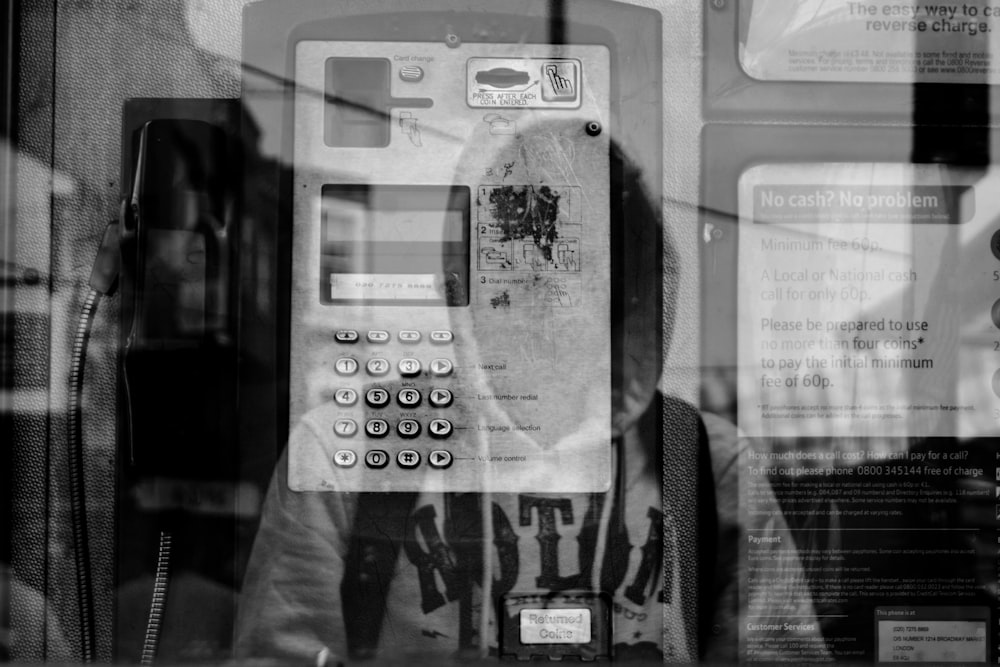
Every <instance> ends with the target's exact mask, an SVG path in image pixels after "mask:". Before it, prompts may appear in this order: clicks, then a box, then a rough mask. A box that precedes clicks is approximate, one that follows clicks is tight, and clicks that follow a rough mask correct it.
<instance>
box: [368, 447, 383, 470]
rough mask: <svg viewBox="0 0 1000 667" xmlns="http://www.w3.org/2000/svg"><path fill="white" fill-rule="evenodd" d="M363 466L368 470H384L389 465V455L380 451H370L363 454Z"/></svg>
mask: <svg viewBox="0 0 1000 667" xmlns="http://www.w3.org/2000/svg"><path fill="white" fill-rule="evenodd" d="M365 465H366V466H368V467H369V468H384V467H386V466H387V465H389V455H388V454H386V453H385V452H383V451H382V450H381V449H371V450H369V451H368V453H367V454H365Z"/></svg>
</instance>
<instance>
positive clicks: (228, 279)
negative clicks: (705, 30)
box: [117, 1, 663, 657]
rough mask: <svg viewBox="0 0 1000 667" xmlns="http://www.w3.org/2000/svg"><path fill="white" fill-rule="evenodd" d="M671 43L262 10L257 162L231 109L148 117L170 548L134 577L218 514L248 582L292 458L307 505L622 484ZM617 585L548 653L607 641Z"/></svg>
mask: <svg viewBox="0 0 1000 667" xmlns="http://www.w3.org/2000/svg"><path fill="white" fill-rule="evenodd" d="M515 9H516V10H517V11H515ZM660 45H661V35H660V27H659V15H658V14H656V13H655V12H652V11H650V10H646V9H641V8H638V7H634V6H628V5H619V4H616V3H606V2H589V1H588V2H574V3H572V4H568V5H567V6H562V5H560V6H558V7H555V8H552V7H550V6H549V5H547V4H539V3H534V2H526V3H519V4H518V5H517V7H504V11H502V12H501V11H498V10H497V9H496V8H495V7H494V6H492V5H489V4H488V3H486V2H481V3H480V2H477V3H468V2H461V3H458V2H447V3H437V9H435V11H412V10H411V9H410V8H409V7H407V6H406V5H405V3H402V2H375V3H372V2H363V3H362V2H348V3H342V4H338V5H337V6H335V7H331V6H330V5H329V4H328V3H321V2H302V3H293V4H288V3H272V2H262V3H256V4H252V5H249V6H248V7H247V8H246V10H245V14H244V67H243V96H242V100H241V106H242V117H241V118H240V119H239V123H238V125H239V126H240V127H241V128H242V133H243V141H242V144H243V145H242V147H238V146H235V145H234V144H233V142H232V136H231V134H230V133H231V130H232V128H233V127H234V126H235V125H237V123H235V122H234V121H233V116H232V114H233V106H232V105H231V104H229V103H223V102H218V103H213V102H209V101H205V102H198V101H195V100H186V101H182V102H177V103H173V104H167V103H166V102H165V101H163V100H160V101H147V102H148V103H147V102H142V101H134V102H131V103H130V105H131V106H130V107H129V108H128V109H127V113H126V117H127V122H126V128H125V131H124V134H123V147H124V153H125V155H126V158H125V160H124V164H123V190H124V191H126V193H127V195H126V197H125V200H126V201H125V206H124V208H123V213H124V215H123V221H122V232H123V239H124V243H123V249H124V250H125V253H126V254H125V255H123V258H126V257H127V258H128V260H127V261H126V263H127V264H129V265H128V266H123V274H122V279H123V281H124V282H125V283H127V284H126V285H125V287H124V288H123V293H124V294H126V295H128V303H126V304H125V306H126V307H125V308H124V309H123V314H124V316H125V319H124V320H123V331H122V341H123V346H124V348H125V352H126V354H125V356H124V358H123V361H124V367H123V377H124V378H125V382H124V383H123V392H124V393H123V395H122V401H121V403H122V405H123V406H124V408H125V409H123V411H122V417H121V420H122V430H121V433H122V434H123V435H124V436H127V437H125V438H124V439H123V441H122V442H123V446H124V445H127V446H125V448H124V449H122V450H121V453H122V462H123V463H122V465H123V469H124V471H125V472H124V474H123V475H122V479H123V480H125V481H128V484H126V485H123V487H122V491H121V494H122V506H123V507H125V508H127V511H123V512H122V514H121V517H120V521H119V525H120V526H122V527H123V528H126V529H128V530H129V531H130V532H131V533H132V534H133V536H134V538H133V539H134V540H137V541H141V537H142V536H143V535H147V534H148V537H149V538H150V539H147V540H145V541H146V542H148V543H149V544H147V545H146V547H149V548H146V547H143V549H142V551H143V560H142V562H139V560H137V559H129V560H125V559H123V560H122V562H121V563H119V575H120V577H121V578H122V579H123V581H124V579H125V578H126V577H129V576H131V577H133V578H136V579H140V578H141V577H143V576H153V575H154V573H153V572H151V571H150V567H151V565H150V564H151V563H155V562H156V560H157V558H156V554H155V553H154V551H155V549H153V548H152V547H153V544H154V542H155V539H154V538H155V534H154V533H155V530H154V529H152V528H150V526H153V525H154V524H156V525H160V526H163V525H167V524H169V526H171V527H173V528H175V529H176V530H178V531H180V532H183V531H184V530H186V528H187V527H188V526H192V525H194V524H196V523H199V522H200V524H203V525H204V526H208V530H212V527H213V526H214V527H215V528H216V529H218V530H215V531H214V533H215V534H217V535H218V540H217V541H216V542H217V548H216V556H217V557H218V558H217V561H218V562H219V563H226V564H225V565H222V566H221V568H222V570H223V571H221V572H218V573H214V574H217V575H218V576H214V574H213V576H214V578H215V579H216V580H217V581H221V582H223V583H225V584H226V585H229V582H231V581H233V582H238V581H239V575H240V574H241V568H242V567H243V564H245V562H246V559H247V556H248V552H249V549H250V544H251V540H249V539H246V535H247V529H248V526H251V525H252V524H253V523H254V521H255V520H256V514H255V513H254V511H253V509H252V507H253V506H254V505H255V503H257V504H259V496H256V495H255V493H256V491H257V490H258V489H262V488H264V486H265V485H266V484H267V482H268V478H269V476H270V475H271V473H272V471H273V470H274V463H275V461H276V460H277V459H278V457H279V454H280V452H281V450H282V449H283V448H285V447H286V443H287V461H288V466H287V469H288V472H287V485H288V487H289V488H290V489H291V490H292V491H293V492H303V493H315V492H397V493H393V494H388V495H385V496H383V497H382V498H380V503H382V502H383V501H384V503H389V504H391V503H394V502H397V501H398V502H399V503H405V502H407V499H409V498H412V497H413V492H418V491H423V492H487V493H488V492H510V493H528V492H562V493H596V492H604V491H607V490H608V489H609V488H610V487H611V485H612V483H613V481H614V474H615V473H614V470H615V466H614V465H613V461H612V457H613V440H614V438H615V437H617V436H619V435H620V433H621V431H622V429H623V428H624V425H623V424H622V423H621V421H620V415H622V414H625V413H627V412H628V410H629V408H634V407H635V406H639V407H641V408H642V409H645V407H646V406H648V405H650V404H654V405H659V403H653V401H652V395H653V393H654V392H655V387H656V379H657V378H658V377H659V372H660V369H659V363H656V364H653V365H652V366H656V367H655V368H654V367H649V368H646V367H645V364H643V362H641V361H636V360H637V359H641V358H643V357H644V356H645V357H646V358H654V359H656V360H657V362H658V361H659V359H660V358H661V356H660V355H661V350H660V347H661V345H662V341H663V332H662V325H663V323H662V299H661V296H660V295H661V294H662V284H661V280H662V273H661V269H662V261H663V258H662V250H663V249H662V245H661V242H660V240H659V239H660V235H659V230H658V229H657V228H658V226H659V225H660V222H661V221H660V220H659V213H658V211H659V206H658V204H659V200H660V191H661V180H662V168H661V161H662V152H661V143H662V141H661V122H662V121H661V116H660V113H661V112H660V109H661V104H660V86H661V75H660V58H659V57H658V55H656V54H659V52H660ZM651 54H653V55H652V56H651ZM162 104H167V106H168V107H169V108H170V109H171V112H170V114H169V116H170V118H169V119H162V118H160V119H158V118H156V113H155V109H156V108H157V106H158V105H162ZM185 110H188V111H190V112H191V113H188V114H185ZM185 115H187V116H188V117H186V118H185ZM129 119H131V120H129ZM220 128H221V129H220ZM156 170H159V172H162V173H160V174H159V175H160V176H162V179H161V180H160V181H157V178H156V176H157V173H153V172H154V171H156ZM238 175H242V177H243V178H242V184H240V183H238V182H237V179H234V176H238ZM212 179H215V180H212ZM143 216H145V217H143ZM651 230H655V231H651ZM132 260H135V261H134V262H133V261H132ZM130 262H131V263H130ZM150 286H152V287H153V288H154V289H153V290H152V291H149V292H145V291H144V290H145V289H146V288H148V287H150ZM151 299H155V302H154V301H152V300H151ZM135 323H138V324H135ZM144 336H145V338H143V337H144ZM146 339H148V340H146ZM143 342H148V343H151V345H146V346H145V348H143V346H141V345H138V343H143ZM146 348H148V349H146ZM140 353H144V354H140ZM144 359H145V362H144V363H147V362H148V363H147V366H146V367H145V369H144V368H139V366H138V364H139V362H140V361H143V360H144ZM180 362H183V363H180ZM149 364H155V367H154V366H149ZM150 368H153V370H154V372H152V373H150V372H149V369H150ZM182 375H183V376H185V377H181V376H182ZM640 375H641V376H642V377H643V379H644V381H642V382H640V381H638V380H637V378H638V377H639V376H640ZM191 377H198V378H201V379H200V380H199V381H198V382H196V383H195V384H196V389H197V391H184V390H183V387H184V386H186V384H189V383H190V382H191ZM140 394H142V395H141V396H140ZM213 396H215V397H216V398H217V399H218V401H220V402H219V403H218V408H219V409H213V407H212V406H213V405H215V404H214V403H213V401H214V400H215V399H213V398H212V397H213ZM150 397H153V399H154V400H152V401H151V400H147V399H148V398H150ZM157 397H160V398H157ZM161 398H162V399H163V400H166V401H167V403H166V404H164V403H163V402H162V400H161ZM165 405H166V407H168V408H169V407H171V406H180V407H178V409H177V410H168V411H167V414H164V412H163V411H162V410H161V411H160V412H157V413H156V414H157V415H158V418H159V419H161V421H162V419H166V421H165V422H163V424H162V427H161V426H157V423H156V421H155V420H150V419H148V417H149V415H150V414H151V413H150V412H149V411H154V412H155V411H156V409H157V408H158V407H159V408H163V407H164V406H165ZM183 406H187V407H183ZM633 411H635V410H633ZM640 411H641V410H640ZM179 413H184V414H186V415H187V416H188V419H171V418H170V414H179ZM192 415H194V417H193V418H192ZM301 433H309V434H312V435H315V436H316V437H315V438H302V437H297V436H296V434H301ZM141 434H146V435H147V436H148V437H147V438H146V439H147V440H148V438H152V440H153V441H154V442H156V443H158V444H159V446H155V447H148V446H145V445H143V444H141V443H139V442H138V441H140V440H143V438H142V437H139V436H140V435H141ZM651 440H655V441H656V442H659V438H658V437H653V438H651ZM199 452H200V453H199ZM179 453H182V454H184V455H179ZM202 454H205V455H207V456H204V457H203V456H202ZM654 460H658V459H655V457H654ZM194 461H200V465H197V466H193V467H192V462H194ZM186 471H189V472H186ZM278 474H282V472H279V473H278ZM185 478H191V479H193V480H195V481H194V482H190V483H185V482H183V481H181V480H183V479H185ZM133 482H134V484H133ZM401 492H406V493H401ZM192 494H194V495H197V496H198V498H193V496H192ZM206 494H207V495H206ZM389 496H392V498H393V500H391V501H390V500H388V498H389ZM206 498H209V499H208V500H206ZM211 498H215V499H216V500H217V502H214V503H213V501H212V500H211ZM144 503H145V504H144ZM609 511H610V510H609ZM150 515H155V516H156V517H157V520H156V521H153V522H151V521H149V518H150ZM657 516H659V515H653V514H650V517H652V518H651V519H650V520H651V521H653V522H654V523H655V522H657V521H659V519H657V518H656V517H657ZM164 517H166V521H160V519H162V518H164ZM227 520H228V521H231V523H232V526H231V527H232V528H233V529H232V530H229V529H228V528H223V525H222V524H223V522H225V521H227ZM164 534H167V531H165V530H161V537H160V542H161V553H162V551H163V549H162V544H163V535H164ZM651 534H652V533H651ZM656 534H659V533H656ZM167 536H168V538H169V534H167ZM650 539H653V538H650ZM657 539H658V538H657ZM167 543H168V545H169V544H171V543H170V541H169V539H168V542H167ZM184 543H185V542H184V540H182V539H177V537H176V535H175V536H174V539H173V542H172V545H173V550H174V552H175V558H177V557H178V554H179V556H180V558H181V560H180V561H179V563H180V567H184V566H185V565H186V564H189V563H193V562H195V561H197V560H198V558H199V557H200V556H198V555H197V554H195V553H194V552H186V551H185V549H187V548H188V547H185V546H184ZM124 544H125V543H124V541H123V545H124ZM188 544H190V542H188ZM213 544H215V542H213ZM396 553H397V554H398V545H397V548H396ZM160 560H161V561H162V560H163V559H162V558H161V559H160ZM643 562H645V561H643ZM634 565H636V566H638V563H635V564H634ZM644 567H645V566H644ZM647 570H648V572H647ZM642 572H643V573H646V574H647V575H648V574H649V573H651V572H652V570H649V569H648V567H647V568H646V569H643V570H642ZM159 575H160V573H159V571H157V572H156V573H155V576H156V578H157V580H159ZM386 576H389V575H388V574H387V575H386ZM237 585H238V584H237ZM226 595H229V593H228V592H227V593H226ZM345 595H346V594H345ZM162 597H163V599H161V600H160V602H159V604H165V606H166V609H167V614H168V616H167V619H166V620H167V623H166V625H167V626H169V625H170V621H171V619H170V616H169V615H170V614H175V616H174V620H176V618H177V616H176V614H178V613H180V610H179V607H177V606H176V604H175V605H174V606H173V607H171V605H170V603H169V601H168V600H167V599H166V598H167V594H166V593H164V594H163V596H162ZM605 597H606V596H598V595H596V594H595V595H593V596H591V598H588V600H589V601H588V602H587V603H586V604H587V605H590V606H588V609H592V611H593V613H594V614H595V616H594V619H595V621H594V622H595V623H597V622H598V621H600V625H601V627H600V628H597V629H595V631H594V633H593V635H592V639H590V640H588V641H589V643H586V642H585V644H586V646H584V648H583V649H581V644H580V643H579V642H576V643H572V644H571V645H569V646H564V647H555V648H552V647H550V648H552V650H554V651H556V653H557V654H559V655H575V654H576V653H577V652H579V651H580V650H584V651H585V652H586V651H590V650H593V651H597V652H598V653H600V654H602V655H604V654H608V652H609V650H610V649H609V648H608V647H609V642H610V639H609V636H608V634H607V630H608V627H609V626H608V625H607V623H608V622H609V621H608V620H607V618H606V617H608V614H610V611H609V610H610V607H609V602H608V600H606V599H605ZM123 599H124V598H121V597H120V598H119V623H118V626H117V631H118V634H119V640H118V647H119V652H118V655H119V657H129V656H132V655H133V652H134V651H135V650H136V649H137V647H138V646H139V643H140V641H139V640H141V627H140V625H139V623H138V622H137V621H140V620H143V619H139V618H138V616H135V617H131V616H128V615H124V614H122V609H126V608H127V607H126V606H125V605H124V604H123ZM154 604H157V603H156V602H155V601H154ZM551 604H553V605H555V607H556V608H558V603H557V602H551ZM580 604H584V603H580ZM359 618H361V617H360V616H359ZM230 620H231V619H223V621H222V622H220V623H218V624H216V625H219V626H221V628H222V629H221V632H222V633H224V632H225V631H226V627H225V626H226V625H227V623H228V622H229V621H230ZM188 630H189V631H191V632H193V634H194V635H197V636H199V637H200V636H201V635H206V637H204V638H202V640H201V641H202V644H203V645H205V646H212V647H213V648H212V650H213V651H215V650H219V649H220V648H223V647H220V646H217V643H218V642H216V639H217V635H219V634H220V633H219V632H216V631H215V630H217V628H216V629H212V632H213V633H214V634H212V635H211V636H208V634H209V633H208V631H206V630H205V629H204V628H196V629H195V628H188ZM168 632H169V630H168ZM146 635H147V638H148V635H149V633H148V631H147V633H146ZM123 638H124V639H123ZM212 642H216V643H212ZM598 645H599V646H598ZM167 655H169V656H174V655H182V654H179V653H171V652H169V651H168V652H167Z"/></svg>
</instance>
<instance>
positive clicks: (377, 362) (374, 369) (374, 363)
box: [366, 357, 389, 375]
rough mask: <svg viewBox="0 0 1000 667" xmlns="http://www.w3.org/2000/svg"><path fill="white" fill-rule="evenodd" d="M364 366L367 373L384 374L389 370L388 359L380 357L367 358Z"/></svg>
mask: <svg viewBox="0 0 1000 667" xmlns="http://www.w3.org/2000/svg"><path fill="white" fill-rule="evenodd" d="M366 368H367V369H368V375H385V374H386V373H388V372H389V361H388V360H387V359H382V358H381V357H376V358H374V359H369V360H368V364H367V365H366Z"/></svg>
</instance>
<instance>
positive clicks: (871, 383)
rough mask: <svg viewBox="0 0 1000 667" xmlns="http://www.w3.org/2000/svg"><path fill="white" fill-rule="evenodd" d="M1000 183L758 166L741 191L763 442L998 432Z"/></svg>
mask: <svg viewBox="0 0 1000 667" xmlns="http://www.w3.org/2000/svg"><path fill="white" fill-rule="evenodd" d="M998 177H1000V173H998V172H995V171H990V172H989V173H982V174H976V173H972V172H959V171H956V170H944V169H943V168H941V167H937V166H914V165H898V164H813V165H762V166H758V167H754V168H752V169H750V170H748V171H747V172H745V173H744V174H743V176H742V178H741V179H740V185H739V206H740V218H741V224H740V229H739V233H740V242H739V248H740V250H739V276H740V280H739V281H738V288H737V293H738V298H737V301H738V304H739V305H738V309H737V310H738V319H739V321H738V329H737V330H738V331H739V332H740V336H739V387H740V398H741V400H740V409H739V423H740V426H741V428H743V429H744V430H745V431H746V432H747V433H748V434H750V435H753V436H777V437H784V436H826V437H838V436H839V437H846V436H860V437H874V436H882V437H932V436H959V437H973V436H977V435H983V434H989V433H995V432H996V428H997V424H998V422H997V410H998V408H1000V396H998V393H997V389H998V388H1000V386H998V382H997V380H996V379H995V377H996V373H997V370H998V369H1000V351H998V350H997V349H996V348H997V345H998V342H997V341H998V340H1000V329H998V325H1000V305H998V304H1000V302H998V300H997V297H1000V292H998V289H997V288H998V286H1000V282H998V279H1000V274H998V273H997V271H998V270H1000V261H998V260H997V257H996V256H995V254H994V250H995V246H994V245H992V244H994V243H995V241H991V235H992V234H993V231H994V229H993V228H994V227H995V226H996V225H995V221H994V220H993V219H991V217H990V216H989V215H988V212H989V211H995V210H996V202H994V201H992V200H993V199H994V198H995V197H996V194H995V191H996V188H997V186H998V185H1000V183H998Z"/></svg>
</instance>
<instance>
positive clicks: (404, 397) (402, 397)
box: [396, 389, 420, 408]
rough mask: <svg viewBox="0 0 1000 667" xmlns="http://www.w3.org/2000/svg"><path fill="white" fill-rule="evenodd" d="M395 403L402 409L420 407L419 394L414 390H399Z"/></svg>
mask: <svg viewBox="0 0 1000 667" xmlns="http://www.w3.org/2000/svg"><path fill="white" fill-rule="evenodd" d="M396 402H397V403H399V405H400V406H402V407H404V408H415V407H417V406H418V405H420V392H419V391H417V390H416V389H400V390H399V393H398V394H396Z"/></svg>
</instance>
